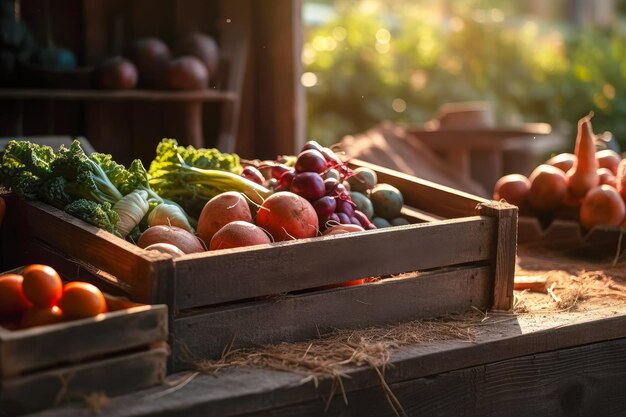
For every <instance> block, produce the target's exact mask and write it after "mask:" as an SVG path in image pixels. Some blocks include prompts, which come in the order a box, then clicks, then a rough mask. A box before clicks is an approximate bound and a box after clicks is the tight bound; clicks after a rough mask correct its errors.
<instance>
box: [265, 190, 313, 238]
mask: <svg viewBox="0 0 626 417" xmlns="http://www.w3.org/2000/svg"><path fill="white" fill-rule="evenodd" d="M256 224H257V225H258V226H259V227H262V228H263V229H265V230H267V231H268V232H269V234H270V235H272V237H273V238H274V241H276V242H280V241H283V240H293V239H304V238H308V237H315V236H317V233H318V229H317V228H318V218H317V214H316V213H315V209H314V208H313V206H312V205H311V203H309V202H308V201H307V200H306V199H305V198H303V197H300V196H299V195H297V194H294V193H292V192H289V191H281V192H278V193H275V194H272V195H271V196H269V197H268V198H267V199H266V200H265V201H264V202H263V204H262V205H261V207H260V208H259V211H258V213H257V217H256Z"/></svg>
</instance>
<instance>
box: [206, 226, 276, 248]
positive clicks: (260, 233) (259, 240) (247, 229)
mask: <svg viewBox="0 0 626 417" xmlns="http://www.w3.org/2000/svg"><path fill="white" fill-rule="evenodd" d="M268 243H272V242H271V241H270V238H269V236H268V235H267V233H265V231H264V230H263V229H261V228H260V227H259V226H257V225H255V224H252V223H248V222H244V221H241V220H235V221H234V222H230V223H228V224H227V225H225V226H224V227H222V228H221V229H220V230H218V231H217V233H215V234H214V235H213V238H212V239H211V243H210V245H209V250H219V249H231V248H240V247H244V246H254V245H264V244H268Z"/></svg>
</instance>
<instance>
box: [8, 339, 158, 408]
mask: <svg viewBox="0 0 626 417" xmlns="http://www.w3.org/2000/svg"><path fill="white" fill-rule="evenodd" d="M167 354H168V351H167V349H165V348H154V349H150V350H146V351H141V352H136V353H130V354H125V355H121V356H117V357H112V358H102V359H101V360H98V361H93V362H89V363H84V364H80V365H74V366H65V367H62V368H56V369H51V370H46V371H42V372H39V373H35V374H31V375H27V376H23V377H19V378H15V379H11V380H3V381H0V416H2V417H4V416H12V415H17V414H23V413H27V412H33V411H37V410H41V409H44V408H47V407H50V406H53V405H58V404H63V403H66V402H67V401H78V400H84V398H85V396H87V395H89V394H94V393H102V394H104V395H107V396H114V395H119V394H125V393H128V392H132V391H136V390H138V389H141V388H147V387H150V386H154V385H157V384H160V383H161V382H162V381H163V379H164V378H165V360H166V357H167Z"/></svg>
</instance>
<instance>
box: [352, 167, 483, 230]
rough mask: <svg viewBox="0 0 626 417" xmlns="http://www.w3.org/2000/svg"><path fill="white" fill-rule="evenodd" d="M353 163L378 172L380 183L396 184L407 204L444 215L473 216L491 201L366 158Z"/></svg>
mask: <svg viewBox="0 0 626 417" xmlns="http://www.w3.org/2000/svg"><path fill="white" fill-rule="evenodd" d="M350 164H351V165H352V166H362V167H367V168H370V169H373V170H374V171H376V173H377V176H378V182H379V183H387V184H390V185H393V186H394V187H396V188H398V189H399V190H401V191H402V195H403V197H404V202H405V204H407V205H409V206H413V207H415V208H417V209H420V210H424V211H427V212H429V213H433V214H435V215H438V216H441V217H444V218H454V217H466V216H471V215H473V214H476V213H477V212H478V209H477V206H478V204H480V203H487V202H488V201H489V200H486V199H484V198H481V197H477V196H474V195H471V194H468V193H465V192H463V191H458V190H455V189H454V188H450V187H446V186H444V185H439V184H436V183H434V182H430V181H426V180H423V179H421V178H417V177H414V176H411V175H406V174H403V173H401V172H398V171H394V170H392V169H388V168H384V167H381V166H377V165H374V164H370V163H367V162H365V161H360V160H356V159H354V160H351V161H350Z"/></svg>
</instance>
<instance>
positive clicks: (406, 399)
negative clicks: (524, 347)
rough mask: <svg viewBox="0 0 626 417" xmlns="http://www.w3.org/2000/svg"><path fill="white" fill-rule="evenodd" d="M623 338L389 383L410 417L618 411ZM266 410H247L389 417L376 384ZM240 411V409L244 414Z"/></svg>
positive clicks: (625, 349)
mask: <svg viewBox="0 0 626 417" xmlns="http://www.w3.org/2000/svg"><path fill="white" fill-rule="evenodd" d="M624 385H626V340H625V339H620V340H617V341H612V342H606V343H599V344H593V345H588V346H581V347H575V348H570V349H565V350H562V351H558V352H547V353H543V354H538V355H532V356H524V357H520V358H515V359H510V360H507V361H503V362H497V363H491V364H486V365H482V366H478V367H473V368H469V369H462V370H456V371H452V372H448V373H444V374H440V375H437V376H435V377H431V378H419V379H414V380H409V381H405V382H400V383H395V384H391V385H390V388H391V390H392V391H393V393H394V395H395V396H396V397H397V398H398V400H399V402H400V403H401V404H402V406H403V408H404V411H405V412H406V415H407V416H409V417H411V416H415V417H417V416H432V417H448V416H468V417H469V416H476V417H491V416H493V417H495V416H511V417H516V416H519V417H527V416H532V415H536V416H555V417H559V416H563V417H566V416H623V415H624V414H625V413H626V393H625V392H624V390H623V387H624ZM347 400H348V404H347V405H346V404H344V403H343V401H342V399H341V398H340V397H339V396H336V397H335V398H334V399H333V401H332V403H331V406H330V408H329V409H328V410H327V411H325V403H324V401H322V400H319V399H318V400H315V401H310V402H307V403H304V404H298V405H294V406H289V407H284V408H279V409H272V410H264V411H262V412H260V413H252V414H245V416H246V417H253V416H268V417H282V416H294V415H297V416H301V417H309V416H311V417H312V416H319V415H324V416H365V415H368V416H381V417H385V416H388V417H394V416H395V415H396V414H395V413H394V412H393V410H392V409H391V407H390V406H389V404H388V403H387V400H386V398H385V395H384V393H383V391H382V389H381V388H369V389H365V390H360V391H356V392H353V393H350V394H348V396H347ZM243 416H244V415H242V417H243Z"/></svg>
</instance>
